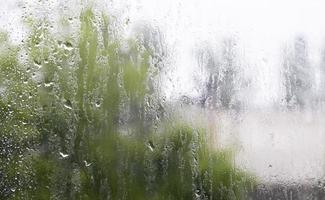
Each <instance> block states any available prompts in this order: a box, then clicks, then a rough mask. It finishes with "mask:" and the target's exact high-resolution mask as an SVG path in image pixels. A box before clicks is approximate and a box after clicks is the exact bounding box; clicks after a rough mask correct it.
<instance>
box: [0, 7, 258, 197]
mask: <svg viewBox="0 0 325 200" xmlns="http://www.w3.org/2000/svg"><path fill="white" fill-rule="evenodd" d="M49 26H50V24H49V22H47V21H46V20H41V21H37V22H32V23H31V27H32V28H31V33H30V35H29V37H28V39H26V40H25V41H27V43H26V46H25V49H18V48H16V47H13V46H12V45H10V43H9V42H8V39H7V36H6V35H5V34H0V45H1V50H2V51H1V53H0V80H1V82H0V119H1V121H0V136H1V138H3V139H0V155H1V156H0V161H1V163H6V164H5V165H0V176H1V175H2V174H5V176H4V177H5V178H4V181H3V182H4V183H5V185H1V184H0V189H1V190H0V198H11V199H16V198H17V199H26V198H28V199H107V198H110V199H152V198H153V199H194V198H201V199H205V198H209V199H233V196H231V195H230V193H231V194H234V195H235V197H236V198H237V199H240V198H242V190H241V189H243V190H244V189H245V188H246V186H247V184H246V182H245V183H243V182H242V181H241V180H242V178H245V177H248V176H247V175H246V174H245V173H242V172H240V171H239V170H237V169H235V168H234V166H233V164H232V162H231V155H230V154H228V153H226V152H224V151H216V150H215V149H213V148H211V147H210V146H209V145H208V142H207V141H206V139H205V135H206V134H207V133H206V132H205V131H204V130H201V131H197V130H196V129H194V128H192V127H190V126H187V125H182V126H173V124H172V123H171V122H169V123H166V124H165V125H164V126H163V125H162V124H161V127H162V128H161V129H159V130H160V131H158V132H157V131H154V130H153V129H152V124H150V122H148V121H146V120H147V119H146V114H147V113H146V112H147V110H146V106H147V104H148V103H147V102H146V100H147V99H150V98H151V99H152V98H154V97H155V96H154V97H150V95H151V93H152V91H150V93H149V87H148V81H149V79H151V80H154V78H153V77H149V76H151V74H150V73H149V72H150V70H151V67H152V64H151V63H150V62H151V60H152V54H153V53H152V52H151V51H150V50H148V49H146V48H145V47H144V45H142V44H141V43H140V42H138V41H137V40H136V39H129V38H122V37H118V36H116V35H112V31H111V29H114V27H113V26H112V25H111V24H110V18H109V17H108V16H105V15H104V14H102V16H101V17H98V16H96V15H95V14H94V12H93V10H92V9H91V8H87V9H85V10H83V12H82V13H81V15H80V30H79V32H78V38H73V37H72V36H71V37H70V36H69V37H68V38H59V37H58V36H57V35H55V34H53V33H52V32H51V31H50V29H49V28H48V27H49ZM23 51H26V52H27V61H24V62H23V61H22V60H19V59H18V54H19V53H20V52H23ZM152 71H154V70H152ZM149 97H150V98H149ZM155 101H156V102H159V99H155ZM13 146H15V148H14V147H13ZM1 152H4V153H1ZM13 166H14V167H13ZM24 166H29V167H24ZM247 180H248V181H247V182H251V180H252V179H250V178H247ZM12 186H15V187H14V188H13V189H12V190H10V188H9V189H8V187H12ZM16 186H17V187H16ZM198 196H199V197H198Z"/></svg>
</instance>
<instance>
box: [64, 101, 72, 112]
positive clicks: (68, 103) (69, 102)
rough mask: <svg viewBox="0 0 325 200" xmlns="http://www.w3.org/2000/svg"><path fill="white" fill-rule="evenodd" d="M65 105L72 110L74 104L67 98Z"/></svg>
mask: <svg viewBox="0 0 325 200" xmlns="http://www.w3.org/2000/svg"><path fill="white" fill-rule="evenodd" d="M64 107H65V108H67V109H69V110H72V104H71V101H70V100H69V99H68V100H66V102H65V103H64Z"/></svg>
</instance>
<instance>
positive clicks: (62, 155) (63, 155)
mask: <svg viewBox="0 0 325 200" xmlns="http://www.w3.org/2000/svg"><path fill="white" fill-rule="evenodd" d="M59 154H60V156H61V157H62V158H67V157H68V156H69V154H64V153H62V152H60V153H59Z"/></svg>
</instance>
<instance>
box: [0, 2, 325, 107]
mask: <svg viewBox="0 0 325 200" xmlns="http://www.w3.org/2000/svg"><path fill="white" fill-rule="evenodd" d="M22 2H24V3H22ZM26 2H27V4H28V3H30V2H33V0H30V1H22V0H12V1H8V0H0V26H1V27H2V28H3V29H6V30H8V31H9V32H10V33H11V34H13V35H16V36H15V37H16V38H19V36H21V35H22V32H23V31H22V28H20V27H19V26H17V24H19V22H20V21H21V18H20V16H21V15H22V14H23V12H22V10H23V9H22V8H21V5H23V4H25V3H26ZM48 2H52V4H53V5H55V4H59V2H61V3H62V2H69V1H67V0H60V1H59V0H57V1H55V0H52V1H48ZM72 2H75V3H78V2H87V1H86V0H74V1H72ZM89 2H91V1H89ZM101 2H104V4H105V6H106V7H107V9H108V10H109V11H114V12H116V13H119V14H120V15H122V16H124V17H128V18H130V22H131V25H132V24H137V23H138V22H139V21H141V22H146V23H149V24H153V25H154V26H157V27H159V28H160V30H162V32H163V33H164V35H165V39H166V42H167V45H168V46H169V49H170V50H171V51H172V55H173V57H172V58H171V59H172V65H173V72H171V73H173V84H167V85H166V90H167V94H168V95H169V96H177V94H180V93H181V94H184V93H185V94H188V95H195V94H196V92H195V90H194V88H195V82H194V79H193V76H194V75H195V74H194V70H195V69H196V67H197V66H196V60H195V56H194V55H193V53H194V50H195V49H196V48H197V47H200V46H202V45H203V44H204V43H210V44H211V45H212V46H216V45H218V41H220V40H221V39H222V38H223V37H229V36H232V37H236V38H237V40H238V48H239V54H240V55H239V56H240V59H241V61H242V64H243V67H244V69H245V72H246V74H247V75H248V76H250V78H251V79H252V81H253V85H252V91H254V92H253V94H250V95H253V96H254V98H251V99H248V100H247V101H249V102H250V103H251V104H253V105H268V104H271V103H272V101H275V100H276V99H278V98H279V97H278V95H279V88H280V86H281V85H280V84H281V83H280V79H279V67H280V64H279V62H280V59H279V58H280V56H281V51H282V47H283V45H284V43H285V42H290V41H292V39H293V38H294V36H296V35H297V34H299V35H301V34H302V35H304V36H305V37H306V38H307V39H308V42H309V47H310V55H311V57H312V62H314V63H318V61H319V57H320V55H319V54H320V48H321V47H322V46H323V44H324V36H325V20H324V19H325V12H324V11H323V10H324V8H325V1H323V0H186V1H184V0H111V1H109V0H107V1H101ZM69 5H71V3H70V2H69ZM46 9H49V8H46ZM324 46H325V45H324ZM196 75H197V74H196Z"/></svg>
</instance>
